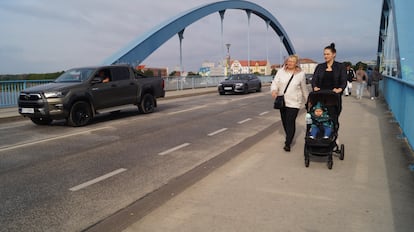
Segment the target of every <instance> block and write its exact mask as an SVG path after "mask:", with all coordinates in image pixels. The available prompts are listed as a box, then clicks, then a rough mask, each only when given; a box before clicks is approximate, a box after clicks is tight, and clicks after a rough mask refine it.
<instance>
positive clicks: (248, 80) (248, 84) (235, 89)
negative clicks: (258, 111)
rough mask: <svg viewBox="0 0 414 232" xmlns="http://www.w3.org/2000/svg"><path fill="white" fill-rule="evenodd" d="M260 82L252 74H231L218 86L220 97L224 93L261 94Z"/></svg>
mask: <svg viewBox="0 0 414 232" xmlns="http://www.w3.org/2000/svg"><path fill="white" fill-rule="evenodd" d="M261 91H262V82H261V81H260V79H259V78H258V77H257V76H256V75H254V74H233V75H231V76H229V77H228V78H226V79H225V80H224V81H222V82H221V83H220V84H219V85H218V92H219V94H220V95H224V94H226V93H249V92H261Z"/></svg>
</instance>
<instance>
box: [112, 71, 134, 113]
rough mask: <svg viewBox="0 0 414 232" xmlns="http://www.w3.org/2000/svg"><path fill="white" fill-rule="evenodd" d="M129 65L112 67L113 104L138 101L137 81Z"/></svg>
mask: <svg viewBox="0 0 414 232" xmlns="http://www.w3.org/2000/svg"><path fill="white" fill-rule="evenodd" d="M131 71H132V70H130V69H129V68H128V67H112V68H111V74H112V92H111V98H112V100H113V102H112V106H119V105H126V104H133V103H136V101H137V89H138V86H137V81H136V80H135V78H134V76H133V73H131Z"/></svg>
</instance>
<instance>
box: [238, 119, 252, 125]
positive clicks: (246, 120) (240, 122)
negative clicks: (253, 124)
mask: <svg viewBox="0 0 414 232" xmlns="http://www.w3.org/2000/svg"><path fill="white" fill-rule="evenodd" d="M250 120H252V119H251V118H246V119H245V120H242V121H239V122H237V123H238V124H243V123H245V122H248V121H250Z"/></svg>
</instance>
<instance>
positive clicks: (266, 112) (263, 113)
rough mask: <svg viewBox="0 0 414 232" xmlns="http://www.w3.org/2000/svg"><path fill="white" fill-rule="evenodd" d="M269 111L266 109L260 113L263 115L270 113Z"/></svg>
mask: <svg viewBox="0 0 414 232" xmlns="http://www.w3.org/2000/svg"><path fill="white" fill-rule="evenodd" d="M268 113H269V111H265V112H262V113H260V114H259V115H260V116H263V115H265V114H268Z"/></svg>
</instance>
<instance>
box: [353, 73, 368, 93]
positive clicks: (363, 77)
mask: <svg viewBox="0 0 414 232" xmlns="http://www.w3.org/2000/svg"><path fill="white" fill-rule="evenodd" d="M367 81H368V74H367V73H366V72H365V71H364V68H363V67H362V65H360V66H359V68H358V70H357V71H356V81H355V82H356V86H355V87H356V98H357V99H361V98H362V97H363V96H364V90H365V89H366V88H367Z"/></svg>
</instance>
